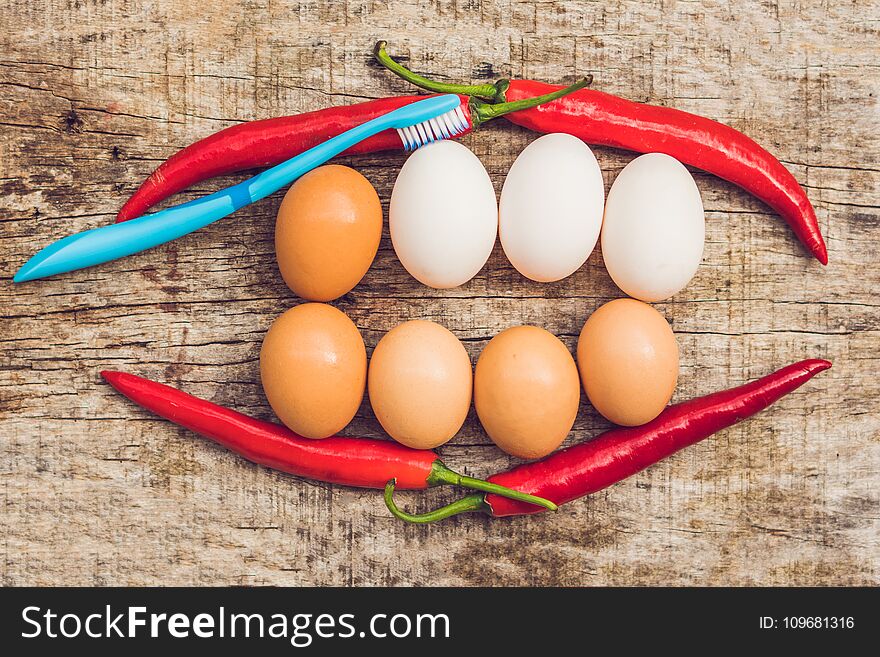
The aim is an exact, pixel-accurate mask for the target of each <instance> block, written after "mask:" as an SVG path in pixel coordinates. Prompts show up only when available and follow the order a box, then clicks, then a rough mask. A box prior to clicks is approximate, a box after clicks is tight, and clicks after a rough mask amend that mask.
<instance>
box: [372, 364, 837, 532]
mask: <svg viewBox="0 0 880 657" xmlns="http://www.w3.org/2000/svg"><path fill="white" fill-rule="evenodd" d="M829 367H831V363H830V362H828V361H827V360H819V359H812V360H803V361H801V362H799V363H794V364H792V365H789V366H788V367H783V368H782V369H781V370H779V371H777V372H774V373H773V374H769V375H767V376H765V377H763V378H761V379H758V380H756V381H751V382H750V383H746V384H745V385H742V386H739V387H737V388H732V389H730V390H723V391H721V392H716V393H714V394H711V395H707V396H705V397H698V398H696V399H691V400H690V401H686V402H682V403H680V404H675V405H674V406H670V407H668V408H667V409H666V410H665V411H663V412H662V413H661V414H660V415H659V416H657V417H656V418H655V419H653V420H651V421H650V422H648V423H647V424H644V425H642V426H639V427H629V428H625V429H624V428H621V429H612V430H610V431H606V432H605V433H603V434H601V435H600V436H598V437H596V438H595V439H593V440H590V441H588V442H585V443H580V444H578V445H574V446H572V447H569V448H567V449H564V450H561V451H559V452H556V453H555V454H552V455H551V456H548V457H547V458H545V459H543V460H541V461H535V462H532V463H526V464H524V465H520V466H518V467H515V468H513V469H512V470H508V471H507V472H502V473H501V474H497V475H493V476H492V477H489V481H491V482H493V483H496V484H500V485H503V486H511V487H514V488H516V489H517V490H521V491H524V492H528V493H532V494H533V495H539V496H541V497H544V498H547V499H549V500H552V501H553V502H556V504H564V503H566V502H570V501H571V500H574V499H577V498H579V497H583V496H584V495H589V494H590V493H595V492H596V491H598V490H602V489H603V488H607V487H608V486H611V485H612V484H615V483H617V482H618V481H621V480H623V479H626V478H627V477H629V476H632V475H634V474H636V473H637V472H641V471H642V470H644V469H645V468H647V467H648V466H650V465H653V464H654V463H657V462H658V461H660V460H662V459H664V458H666V457H667V456H670V455H671V454H674V453H675V452H677V451H678V450H680V449H682V448H684V447H687V446H689V445H693V444H694V443H696V442H699V441H701V440H703V439H704V438H708V437H709V436H711V435H712V434H713V433H715V432H717V431H720V430H721V429H724V428H726V427H729V426H731V425H732V424H735V423H737V422H739V421H740V420H743V419H745V418H747V417H750V416H752V415H755V414H756V413H758V412H759V411H762V410H764V409H765V408H767V407H768V406H769V405H770V404H772V403H773V402H775V401H776V400H778V399H779V398H781V397H783V396H784V395H787V394H788V393H790V392H791V391H792V390H795V389H796V388H799V387H800V386H802V385H803V384H804V383H806V382H807V381H809V380H810V379H811V378H812V377H813V376H815V375H816V374H818V373H819V372H822V371H823V370H827V369H828V368H829ZM394 486H395V484H394V482H393V481H389V482H388V484H387V485H386V487H385V502H386V504H387V505H388V508H389V509H390V510H391V512H392V513H393V514H394V515H395V516H397V517H398V518H401V519H402V520H407V521H409V522H420V523H424V522H433V521H435V520H441V519H442V518H448V517H449V516H453V515H456V514H459V513H466V512H469V511H482V512H484V513H488V514H489V515H492V516H495V517H502V516H514V515H524V514H529V513H538V512H540V511H541V509H539V508H537V507H535V506H532V505H530V504H523V503H521V502H516V501H514V500H505V499H501V498H499V497H496V496H494V495H491V494H490V495H470V496H468V497H465V498H464V499H461V500H459V501H457V502H453V503H452V504H450V505H448V506H445V507H443V508H440V509H437V510H435V511H431V512H429V513H424V514H421V515H413V514H409V513H406V512H404V511H402V510H400V509H399V508H397V506H396V505H395V504H394V500H393V498H392V493H393V492H394Z"/></svg>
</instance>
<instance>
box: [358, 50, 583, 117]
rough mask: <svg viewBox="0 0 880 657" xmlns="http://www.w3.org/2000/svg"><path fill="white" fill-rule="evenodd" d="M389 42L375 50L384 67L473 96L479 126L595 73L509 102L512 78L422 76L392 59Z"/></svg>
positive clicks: (434, 87)
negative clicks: (483, 80) (476, 80)
mask: <svg viewBox="0 0 880 657" xmlns="http://www.w3.org/2000/svg"><path fill="white" fill-rule="evenodd" d="M386 45H388V44H387V43H386V42H385V41H378V42H377V43H376V47H375V48H374V49H373V54H374V55H375V57H376V60H377V61H378V62H379V63H380V64H381V65H382V66H384V67H385V68H387V69H388V70H389V71H391V72H392V73H394V74H395V75H397V76H398V77H400V78H403V79H404V80H406V81H407V82H410V83H412V84H414V85H415V86H417V87H419V88H421V89H425V90H427V91H433V92H434V93H439V94H461V95H464V96H470V97H471V117H472V119H473V123H474V127H475V128H476V127H477V126H478V125H480V124H481V123H485V122H486V121H490V120H492V119H494V118H497V117H499V116H503V115H504V114H509V113H511V112H518V111H520V110H524V109H529V108H531V107H536V106H538V105H543V104H544V103H549V102H550V101H553V100H556V99H557V98H561V97H562V96H566V95H568V94H570V93H571V92H573V91H577V90H578V89H583V88H584V87H586V86H588V85H589V84H591V83H592V82H593V76H592V75H587V76H586V77H583V78H581V79H580V80H578V81H577V82H575V83H574V84H573V85H571V86H569V87H565V88H564V89H559V90H557V91H553V92H551V93H549V94H544V95H543V96H535V97H534V98H521V99H519V100H515V101H512V102H507V96H506V94H507V89H508V88H509V87H510V80H507V79H501V80H498V81H497V82H495V83H493V84H488V83H487V84H453V83H448V82H438V81H436V80H431V79H430V78H426V77H424V76H422V75H419V74H418V73H414V72H413V71H410V70H409V69H408V68H406V67H405V66H403V65H402V64H399V63H398V62H396V61H394V59H392V58H391V56H390V55H389V54H388V53H387V52H386V50H385V46H386ZM479 101H485V102H479Z"/></svg>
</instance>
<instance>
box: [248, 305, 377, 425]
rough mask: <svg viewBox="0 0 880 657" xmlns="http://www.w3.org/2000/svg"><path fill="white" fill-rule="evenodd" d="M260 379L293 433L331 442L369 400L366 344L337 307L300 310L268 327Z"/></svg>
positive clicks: (352, 324) (287, 313)
mask: <svg viewBox="0 0 880 657" xmlns="http://www.w3.org/2000/svg"><path fill="white" fill-rule="evenodd" d="M260 377H261V378H262V380H263V390H264V391H265V392H266V398H267V399H268V400H269V405H270V406H271V407H272V410H273V411H275V414H276V415H277V416H278V417H279V418H280V420H281V421H282V422H283V423H284V424H286V425H287V426H288V427H289V428H290V429H291V430H292V431H295V432H296V433H298V434H300V435H302V436H305V437H306V438H326V437H327V436H332V435H333V434H335V433H336V432H338V431H340V430H341V429H343V428H344V427H345V425H347V424H348V423H349V422H351V419H352V418H353V417H354V414H355V413H356V412H357V410H358V407H359V406H360V404H361V400H362V399H363V397H364V387H365V385H366V381H367V350H366V348H365V347H364V340H363V338H361V334H360V332H359V331H358V330H357V327H356V326H355V325H354V323H353V322H352V321H351V320H350V319H349V318H348V317H347V316H346V315H345V313H343V312H341V311H339V310H337V309H336V308H334V307H333V306H328V305H325V304H323V303H306V304H303V305H301V306H296V307H295V308H291V309H290V310H288V311H287V312H285V313H284V314H283V315H281V316H280V317H279V318H278V319H276V320H275V322H274V323H273V324H272V326H271V327H269V331H268V332H267V333H266V337H265V338H264V339H263V348H262V349H261V350H260Z"/></svg>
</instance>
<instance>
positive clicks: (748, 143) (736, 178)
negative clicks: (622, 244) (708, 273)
mask: <svg viewBox="0 0 880 657" xmlns="http://www.w3.org/2000/svg"><path fill="white" fill-rule="evenodd" d="M375 55H376V58H377V59H378V61H379V62H380V63H381V64H382V65H383V66H385V67H386V68H388V69H389V70H391V71H392V72H393V73H395V74H396V75H398V76H400V77H401V78H403V79H405V80H408V81H410V82H412V83H413V84H415V85H416V86H419V87H422V88H423V89H427V90H429V91H433V92H437V93H461V94H468V95H470V96H471V97H472V98H481V99H483V100H486V101H488V102H493V103H494V102H510V101H516V100H517V99H520V98H527V97H531V96H536V95H538V94H546V93H548V92H550V91H553V90H554V89H558V87H556V86H555V85H552V84H545V83H543V82H535V81H533V80H500V81H498V82H496V83H494V84H481V85H464V84H448V83H443V82H435V81H433V80H429V79H428V78H425V77H422V76H420V75H418V74H416V73H413V72H412V71H409V70H408V69H406V68H404V67H403V66H401V65H400V64H398V63H397V62H395V61H394V60H393V59H391V57H390V56H389V55H388V54H387V53H386V52H385V42H384V41H380V42H379V43H377V44H376V50H375ZM506 118H507V120H508V121H510V122H511V123H515V124H517V125H521V126H523V127H524V128H528V129H529V130H534V131H536V132H541V133H549V132H565V133H568V134H570V135H574V136H575V137H579V138H580V139H583V140H584V141H585V142H587V143H588V144H595V145H598V146H610V147H612V148H622V149H624V150H628V151H636V152H637V153H665V154H666V155H670V156H672V157H674V158H676V159H677V160H679V161H681V162H684V163H685V164H689V165H691V166H694V167H696V168H698V169H702V170H703V171H708V172H709V173H711V174H714V175H716V176H718V177H719V178H723V179H724V180H727V181H729V182H732V183H733V184H735V185H739V186H740V187H742V188H743V189H745V190H746V191H747V192H749V193H751V194H752V195H753V196H756V197H757V198H759V199H760V200H762V201H764V202H765V203H766V204H767V205H769V206H770V207H771V208H773V209H774V210H776V212H778V213H779V215H780V216H781V217H782V219H783V220H784V221H785V222H786V223H787V224H788V225H789V226H790V227H791V229H792V230H793V231H794V233H795V235H797V238H798V239H799V240H800V241H801V242H802V243H803V244H804V245H805V246H806V247H807V249H809V251H810V253H812V254H813V255H814V256H815V257H816V258H817V259H818V260H819V262H821V263H822V264H823V265H824V264H827V263H828V252H827V249H826V247H825V241H824V240H823V239H822V232H821V231H820V230H819V222H818V221H817V219H816V212H815V210H813V206H812V205H811V204H810V200H809V199H808V198H807V194H806V192H804V190H803V188H802V187H801V186H800V185H799V184H798V182H797V180H796V179H795V177H794V176H793V175H792V174H791V172H790V171H789V170H788V169H786V168H785V166H783V164H782V163H781V162H780V161H779V160H777V159H776V158H775V157H773V156H772V155H771V154H770V153H769V152H767V151H766V150H765V149H764V148H762V147H761V146H760V145H758V143H757V142H755V141H754V140H753V139H750V138H749V137H747V136H746V135H744V134H743V133H741V132H739V131H738V130H734V129H733V128H731V127H730V126H727V125H724V124H723V123H718V122H717V121H713V120H712V119H707V118H705V117H702V116H698V115H696V114H690V113H688V112H682V111H681V110H677V109H673V108H670V107H660V106H656V105H648V104H646V103H636V102H633V101H630V100H626V99H624V98H620V97H618V96H612V95H611V94H607V93H603V92H601V91H596V90H594V89H583V90H581V91H578V92H576V93H573V94H571V95H569V96H566V97H565V98H560V99H559V100H556V101H554V102H552V103H548V104H547V105H541V106H539V107H533V108H529V109H524V110H521V111H517V112H513V113H511V114H508V115H507V116H506Z"/></svg>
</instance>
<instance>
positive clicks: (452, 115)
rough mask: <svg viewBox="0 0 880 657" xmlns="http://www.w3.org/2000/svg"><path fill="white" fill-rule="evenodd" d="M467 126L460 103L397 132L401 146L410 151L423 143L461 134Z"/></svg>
mask: <svg viewBox="0 0 880 657" xmlns="http://www.w3.org/2000/svg"><path fill="white" fill-rule="evenodd" d="M468 127H469V125H468V120H467V117H466V116H465V114H464V110H463V109H461V105H459V106H458V107H456V108H455V109H453V110H450V111H448V112H446V113H445V114H441V115H440V116H437V117H435V118H433V119H428V120H427V121H422V122H421V123H417V124H415V125H412V126H409V127H407V128H398V129H397V134H398V135H399V136H400V141H402V142H403V147H404V148H405V149H406V150H408V151H412V150H415V149H417V148H419V147H421V146H424V145H425V144H430V143H431V142H434V141H438V140H440V139H449V138H451V137H455V136H456V135H459V134H461V133H462V132H464V131H465V130H467V129H468Z"/></svg>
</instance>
